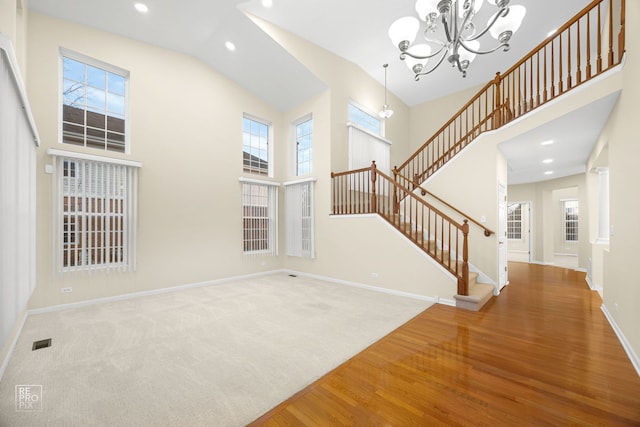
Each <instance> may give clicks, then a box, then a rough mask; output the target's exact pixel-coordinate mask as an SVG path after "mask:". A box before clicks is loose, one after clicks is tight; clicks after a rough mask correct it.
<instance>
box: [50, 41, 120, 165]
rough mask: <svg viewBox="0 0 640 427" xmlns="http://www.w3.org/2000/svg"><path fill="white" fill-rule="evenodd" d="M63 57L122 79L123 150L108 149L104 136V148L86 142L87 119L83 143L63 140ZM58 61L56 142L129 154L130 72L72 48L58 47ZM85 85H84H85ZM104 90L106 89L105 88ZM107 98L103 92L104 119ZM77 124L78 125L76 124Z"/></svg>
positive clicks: (106, 151)
mask: <svg viewBox="0 0 640 427" xmlns="http://www.w3.org/2000/svg"><path fill="white" fill-rule="evenodd" d="M65 58H69V59H71V60H74V61H77V62H81V63H83V64H84V65H85V67H87V66H90V67H94V68H98V69H101V70H103V71H105V72H107V73H111V74H115V75H117V76H120V77H122V78H123V79H124V104H123V108H124V114H123V116H124V118H123V120H124V150H123V151H119V150H111V149H109V148H108V147H109V144H108V142H107V139H106V138H105V142H104V148H97V147H95V146H91V145H88V144H87V137H86V129H87V121H86V120H85V123H84V125H83V126H84V132H85V133H84V134H83V144H82V145H80V144H72V143H66V142H64V102H65V101H64V81H65V74H64V59H65ZM58 61H59V72H58V82H59V88H58V143H59V144H60V145H62V146H65V147H67V146H69V147H82V148H87V149H91V150H96V151H102V152H105V153H121V154H131V131H130V129H131V120H130V108H129V93H130V78H131V73H130V72H129V71H128V70H125V69H124V68H120V67H118V66H116V65H112V64H109V63H107V62H104V61H101V60H99V59H96V58H92V57H90V56H87V55H84V54H81V53H78V52H74V51H72V50H69V49H66V48H63V47H60V48H59V53H58ZM84 83H86V77H85V82H84ZM85 87H86V85H85ZM105 90H106V89H105ZM106 99H107V94H105V110H104V113H105V114H104V115H105V119H106V117H109V116H108V115H107V112H108V111H107V106H106V103H107V101H106ZM87 111H89V110H87V106H86V103H85V106H84V110H83V112H84V114H85V116H86V113H87ZM77 126H79V125H77ZM107 126H108V125H107V124H105V129H104V132H105V135H107V133H108V129H107Z"/></svg>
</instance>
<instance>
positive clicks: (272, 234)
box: [239, 177, 280, 256]
mask: <svg viewBox="0 0 640 427" xmlns="http://www.w3.org/2000/svg"><path fill="white" fill-rule="evenodd" d="M239 181H240V183H241V193H240V197H241V222H242V253H243V255H249V256H251V255H263V256H278V187H280V184H279V183H277V182H272V181H263V180H257V179H250V178H244V177H241V178H240V179H239ZM245 186H261V187H263V188H265V189H266V191H267V199H268V203H271V204H268V205H267V206H266V210H267V212H268V216H267V217H254V216H248V215H246V212H247V209H246V207H247V206H260V205H248V204H245V201H246V200H247V193H246V191H245V188H246V187H245ZM249 197H251V196H249ZM260 207H262V206H260ZM256 218H257V219H265V218H266V219H267V220H268V222H269V223H268V224H269V225H268V227H267V229H268V231H269V235H268V236H267V239H266V240H267V247H266V248H265V249H252V248H251V247H249V248H247V241H248V239H247V237H246V236H247V232H249V233H250V234H251V233H252V231H251V229H248V228H247V227H246V224H247V222H246V221H247V220H252V219H256ZM253 233H255V230H254V231H253ZM250 246H252V245H250Z"/></svg>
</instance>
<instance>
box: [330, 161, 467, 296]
mask: <svg viewBox="0 0 640 427" xmlns="http://www.w3.org/2000/svg"><path fill="white" fill-rule="evenodd" d="M331 177H332V181H333V182H332V189H333V191H332V212H333V214H334V215H341V214H342V215H348V214H365V213H375V214H378V215H380V216H382V217H383V218H384V219H385V220H387V221H388V222H389V223H391V224H392V225H393V226H394V227H395V228H396V229H398V230H399V231H400V232H401V233H403V234H404V235H405V236H406V237H407V238H409V239H410V240H411V241H412V242H413V243H414V244H416V245H417V246H418V247H420V248H421V249H422V250H423V251H425V252H426V253H427V254H428V255H429V256H431V257H432V258H433V259H434V260H436V261H437V262H438V263H439V264H440V265H441V266H442V267H444V268H445V269H446V270H447V271H449V272H450V273H451V274H453V275H454V276H455V277H456V278H457V280H458V294H459V295H468V294H469V266H468V262H469V259H468V252H469V251H468V233H469V224H468V220H466V219H465V220H464V221H463V223H462V224H461V223H459V222H457V221H456V220H454V219H452V218H451V217H449V216H448V215H447V214H445V213H444V212H442V211H441V210H439V209H438V208H436V207H435V206H432V205H431V204H430V203H428V202H427V201H426V200H424V199H422V198H420V197H418V196H417V195H415V194H413V193H412V192H411V190H409V189H407V188H406V187H404V186H402V185H400V184H399V183H398V182H397V181H396V180H395V179H393V178H391V177H389V176H388V175H386V174H385V173H383V172H380V171H379V170H378V169H377V167H376V164H375V162H372V163H371V166H370V167H368V168H361V169H358V170H354V171H346V172H340V173H332V174H331ZM391 195H393V196H391ZM399 197H402V198H403V199H404V200H405V203H404V205H403V207H402V208H401V209H398V207H397V205H396V202H395V200H397V198H399Z"/></svg>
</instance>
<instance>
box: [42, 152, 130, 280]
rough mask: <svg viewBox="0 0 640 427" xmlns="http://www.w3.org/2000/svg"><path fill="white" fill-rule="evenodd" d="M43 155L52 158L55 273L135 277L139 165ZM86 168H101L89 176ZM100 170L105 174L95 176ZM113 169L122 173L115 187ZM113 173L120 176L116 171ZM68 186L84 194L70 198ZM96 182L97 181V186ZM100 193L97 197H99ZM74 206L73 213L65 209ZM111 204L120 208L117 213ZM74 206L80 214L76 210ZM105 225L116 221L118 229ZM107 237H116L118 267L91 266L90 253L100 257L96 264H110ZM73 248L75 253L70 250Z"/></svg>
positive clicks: (99, 158) (68, 154)
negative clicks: (118, 273) (129, 273)
mask: <svg viewBox="0 0 640 427" xmlns="http://www.w3.org/2000/svg"><path fill="white" fill-rule="evenodd" d="M47 154H49V155H51V156H52V157H53V163H54V167H53V172H54V179H53V183H54V185H53V195H52V198H53V201H54V206H53V215H52V219H53V222H54V227H53V230H54V239H53V242H54V245H53V251H54V253H53V259H54V263H53V264H54V269H55V270H56V271H57V272H59V273H72V272H86V271H105V272H110V271H121V272H122V271H135V269H136V250H137V210H138V208H137V205H138V189H137V187H138V177H137V173H138V169H139V168H141V167H142V164H141V163H139V162H135V161H130V160H120V159H113V158H107V157H102V156H95V155H91V154H84V153H74V152H68V151H62V150H56V149H52V148H49V149H48V150H47ZM86 165H96V166H99V167H97V168H94V169H93V170H92V169H90V166H86ZM87 168H89V174H90V175H89V176H88V177H87V175H86V174H87ZM101 168H102V171H103V173H102V175H100V176H99V174H98V171H99V170H101ZM114 168H120V169H119V170H120V172H121V173H122V174H123V176H124V179H121V180H120V181H117V179H116V178H115V175H110V172H109V171H114ZM115 170H116V171H118V169H115ZM94 172H95V175H94V174H93V173H94ZM94 179H95V182H94ZM72 180H78V181H79V182H76V183H75V184H76V188H80V187H79V185H80V186H82V188H83V189H82V191H76V192H74V193H75V194H72V193H70V192H68V188H69V187H68V185H70V184H71V181H72ZM98 180H100V183H99V184H98ZM116 184H119V188H120V190H119V192H121V193H122V195H120V196H118V195H117V194H115V193H114V190H113V188H114V187H115V185H116ZM87 185H88V187H87ZM87 188H88V189H89V190H88V192H87V191H86V189H87ZM100 191H101V194H98V193H99V192H100ZM111 196H113V197H111ZM114 200H115V201H116V202H115V203H114V202H113V201H114ZM72 204H73V206H74V209H67V208H68V207H69V206H71V205H72ZM114 204H115V205H119V206H118V208H117V209H116V210H115V211H114V208H113V206H114ZM78 206H79V207H80V209H78V208H77V207H78ZM87 208H88V209H87ZM78 220H80V221H78ZM107 221H108V222H109V223H110V224H112V223H113V222H112V221H118V222H120V223H121V226H120V228H113V229H112V228H110V227H109V226H106V223H107ZM89 224H100V225H89ZM72 230H73V231H72ZM70 233H72V234H70ZM109 233H112V235H114V236H115V235H117V236H116V237H115V239H116V243H119V246H120V248H118V252H117V258H118V259H120V258H121V260H120V261H119V262H93V260H94V258H95V256H94V255H95V254H94V251H95V252H99V253H101V254H103V255H102V256H99V257H98V259H101V260H102V261H105V260H109V259H110V253H109V252H108V251H109V250H110V249H112V247H111V245H110V242H113V237H108V236H109ZM96 240H97V241H98V242H100V243H99V244H98V245H95V246H94V245H91V244H89V242H91V243H92V244H95V243H96ZM71 246H74V247H73V248H71ZM78 246H79V247H78ZM72 249H73V250H72ZM78 251H80V256H78ZM83 251H84V252H85V253H83ZM86 251H90V252H91V255H87V253H86ZM72 252H73V254H72ZM70 256H73V259H74V262H73V263H71V262H65V259H69V257H70Z"/></svg>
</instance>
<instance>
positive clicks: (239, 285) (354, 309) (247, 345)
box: [0, 274, 430, 427]
mask: <svg viewBox="0 0 640 427" xmlns="http://www.w3.org/2000/svg"><path fill="white" fill-rule="evenodd" d="M429 305H430V303H428V302H425V301H421V300H416V299H411V298H404V297H398V296H393V295H388V294H384V293H380V292H374V291H369V290H365V289H360V288H356V287H350V286H345V285H339V284H333V283H327V282H323V281H319V280H314V279H309V278H304V277H295V278H294V277H289V276H288V275H286V274H275V275H269V276H263V277H259V278H253V279H246V280H242V281H236V282H230V283H225V284H219V285H214V286H208V287H202V288H194V289H188V290H183V291H179V292H171V293H166V294H161V295H154V296H149V297H144V298H136V299H131V300H126V301H118V302H111V303H104V304H100V305H94V306H89V307H83V308H76V309H68V310H64V311H59V312H54V313H46V314H40V315H33V316H30V317H29V318H28V319H27V322H26V324H25V327H24V329H23V332H22V335H21V336H20V338H19V341H18V343H17V346H16V349H15V351H14V353H13V356H12V358H11V360H10V361H9V365H8V367H7V370H6V372H5V375H4V377H3V378H2V382H0V426H2V427H28V426H38V427H44V426H64V427H73V426H82V427H87V426H92V427H94V426H109V427H115V426H136V427H145V426H150V427H151V426H153V427H161V426H181V427H190V426H225V427H227V426H241V425H245V424H246V423H248V422H250V421H252V420H254V419H255V418H257V417H258V416H260V415H261V414H263V413H264V412H266V411H267V410H269V409H270V408H272V407H274V406H275V405H277V404H278V403H279V402H281V401H283V400H285V399H286V398H288V397H289V396H291V395H292V394H294V393H295V392H296V391H298V390H300V389H301V388H303V387H305V386H306V385H308V384H309V383H311V382H313V381H314V380H315V379H317V378H319V377H320V376H322V375H323V374H325V373H326V372H327V371H329V370H331V369H333V368H335V367H336V366H338V365H339V364H340V363H342V362H344V361H345V360H347V359H349V358H350V357H352V356H353V355H354V354H356V353H358V352H359V351H361V350H363V349H364V348H366V347H367V346H368V345H370V344H372V343H373V342H375V341H376V340H378V339H379V338H381V337H382V336H384V335H386V334H387V333H389V332H391V331H392V330H393V329H395V328H397V327H398V326H400V325H401V324H402V323H404V322H406V321H407V320H409V319H411V318H412V317H414V316H415V315H417V314H418V313H419V312H421V311H423V310H424V309H426V308H427V307H428V306H429ZM45 338H52V340H53V345H52V347H50V348H44V349H40V350H36V351H32V350H31V347H32V343H33V341H36V340H41V339H45ZM17 385H41V386H42V397H41V399H40V400H37V401H36V402H35V403H36V404H39V405H41V406H42V411H40V412H23V411H16V398H15V390H16V386H17ZM33 390H35V393H36V394H37V392H38V388H36V389H33ZM19 400H22V398H20V399H19ZM34 408H36V409H38V408H39V406H38V405H34Z"/></svg>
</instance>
